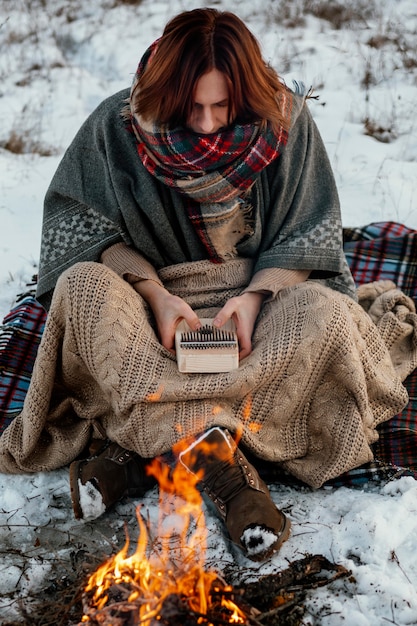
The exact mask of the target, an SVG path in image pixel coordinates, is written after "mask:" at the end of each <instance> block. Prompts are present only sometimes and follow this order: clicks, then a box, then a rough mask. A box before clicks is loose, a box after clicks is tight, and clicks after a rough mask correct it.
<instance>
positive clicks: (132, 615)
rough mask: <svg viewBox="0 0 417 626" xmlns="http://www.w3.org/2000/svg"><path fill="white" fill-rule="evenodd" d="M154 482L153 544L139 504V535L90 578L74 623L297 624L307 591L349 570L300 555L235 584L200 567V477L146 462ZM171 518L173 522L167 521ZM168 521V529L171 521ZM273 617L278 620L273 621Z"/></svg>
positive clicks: (203, 549) (202, 525)
mask: <svg viewBox="0 0 417 626" xmlns="http://www.w3.org/2000/svg"><path fill="white" fill-rule="evenodd" d="M151 471H152V473H153V474H154V475H155V476H156V477H157V479H158V481H159V485H160V491H159V494H160V495H159V521H158V526H157V527H158V540H157V542H151V541H150V539H149V533H148V531H147V528H146V525H145V522H144V521H143V519H142V516H141V514H140V509H138V515H137V518H138V524H139V538H138V542H137V546H136V549H135V552H134V553H133V554H132V555H130V556H129V554H128V553H129V540H127V541H126V543H125V546H124V547H123V549H122V550H121V551H120V552H119V553H118V554H116V555H115V556H114V557H112V558H111V559H109V560H108V561H107V562H106V563H104V564H103V565H102V566H101V567H99V568H98V569H97V570H96V572H94V573H93V574H92V576H90V579H89V581H88V584H87V586H86V587H85V590H84V594H83V611H84V615H83V617H82V620H81V622H80V623H79V626H98V625H100V626H137V625H139V624H140V625H143V626H161V625H162V626H163V625H169V626H177V625H178V626H194V625H195V626H197V625H198V626H201V625H202V626H204V625H207V626H223V625H224V624H243V625H247V626H260V625H261V624H262V625H264V626H272V625H274V624H278V623H279V624H280V626H282V625H284V624H290V622H286V621H283V620H284V616H285V615H287V616H290V615H291V620H292V621H291V625H292V626H294V625H295V624H297V623H299V622H298V621H297V612H298V613H300V611H299V607H300V599H301V598H302V597H303V595H304V593H305V589H308V588H312V587H317V586H320V585H323V584H328V583H329V582H330V581H331V580H334V579H336V578H339V577H341V576H346V575H347V574H348V572H347V570H345V569H344V568H343V567H341V566H337V565H336V566H335V565H333V564H332V563H329V562H328V561H327V560H326V559H324V557H320V556H315V557H308V558H306V559H302V560H301V561H298V562H296V563H295V564H293V565H291V566H290V567H289V568H288V569H287V570H285V571H284V572H280V573H279V574H275V575H271V576H266V577H263V578H262V579H260V580H259V581H256V582H252V583H248V584H246V585H241V586H239V587H237V588H236V587H234V586H232V585H231V584H228V583H227V582H226V581H225V580H224V579H223V577H222V576H221V575H220V574H219V573H217V572H215V571H213V570H211V571H210V570H209V571H207V570H206V569H205V553H206V525H205V520H204V516H203V515H202V500H201V495H200V493H199V491H198V489H197V487H196V483H197V482H198V480H199V477H198V476H193V475H190V473H189V472H187V470H186V469H185V468H184V467H183V466H182V465H181V464H180V463H179V464H178V465H177V466H176V467H175V469H174V470H172V471H170V470H169V469H168V468H167V467H165V466H162V465H161V464H159V463H158V462H157V461H155V462H154V464H153V465H152V468H151ZM173 517H174V523H173V524H172V519H173ZM169 520H171V522H170V523H171V527H169ZM278 620H279V621H278Z"/></svg>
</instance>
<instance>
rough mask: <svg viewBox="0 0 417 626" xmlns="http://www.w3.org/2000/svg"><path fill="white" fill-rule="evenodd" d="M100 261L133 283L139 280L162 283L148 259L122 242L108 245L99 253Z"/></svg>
mask: <svg viewBox="0 0 417 626" xmlns="http://www.w3.org/2000/svg"><path fill="white" fill-rule="evenodd" d="M101 262H102V263H103V264H104V265H106V266H107V267H109V268H110V269H112V270H113V271H114V272H116V274H118V276H121V277H122V278H124V280H126V281H127V282H128V283H130V284H131V285H133V284H134V283H137V282H138V281H140V280H154V281H155V282H157V283H159V284H160V285H162V283H161V280H160V279H159V276H158V274H157V272H156V270H155V268H154V267H153V265H152V264H151V263H149V261H147V260H146V259H145V257H143V256H142V255H141V254H139V252H136V251H135V250H133V248H131V247H130V246H128V245H127V244H125V243H123V242H119V243H116V244H114V245H113V246H110V247H109V248H107V249H106V250H104V252H103V253H102V255H101Z"/></svg>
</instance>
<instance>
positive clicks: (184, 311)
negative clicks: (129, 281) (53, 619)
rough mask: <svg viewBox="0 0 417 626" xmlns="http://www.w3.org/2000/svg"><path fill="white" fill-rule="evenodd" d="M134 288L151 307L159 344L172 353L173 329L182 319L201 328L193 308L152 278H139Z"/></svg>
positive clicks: (173, 349)
mask: <svg viewBox="0 0 417 626" xmlns="http://www.w3.org/2000/svg"><path fill="white" fill-rule="evenodd" d="M134 288H135V290H136V291H137V292H138V293H139V294H140V295H141V296H142V298H143V299H144V300H146V302H147V303H148V304H149V306H150V307H151V309H152V312H153V314H154V317H155V321H156V326H157V329H158V334H159V339H160V341H161V344H162V345H163V346H164V348H166V349H167V350H169V351H170V352H172V353H173V354H175V331H176V329H177V326H178V324H179V323H180V322H181V320H183V319H184V320H185V321H186V322H187V324H188V325H189V327H190V328H191V329H192V330H198V329H199V328H201V322H200V320H199V319H198V316H197V315H196V313H195V312H194V311H193V309H192V308H191V307H190V306H189V305H188V304H187V303H186V302H184V300H182V298H180V297H179V296H173V295H172V294H171V293H169V291H167V290H166V289H165V287H163V286H162V285H160V284H159V283H157V282H155V281H154V280H141V281H139V282H137V283H135V284H134Z"/></svg>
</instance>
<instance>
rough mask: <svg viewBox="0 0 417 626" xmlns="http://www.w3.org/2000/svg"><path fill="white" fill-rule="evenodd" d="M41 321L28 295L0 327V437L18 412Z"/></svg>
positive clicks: (39, 309)
mask: <svg viewBox="0 0 417 626" xmlns="http://www.w3.org/2000/svg"><path fill="white" fill-rule="evenodd" d="M45 320H46V312H45V309H44V308H43V307H42V306H41V305H40V304H39V303H38V302H37V301H36V300H35V297H34V294H33V293H28V294H25V295H23V296H21V298H19V301H18V302H17V304H16V306H15V307H13V309H12V310H11V311H10V313H8V314H7V315H6V317H5V318H4V320H3V324H2V326H1V327H0V436H1V433H2V432H3V430H4V429H5V428H6V427H7V426H8V424H10V422H11V421H12V419H13V418H14V417H15V416H16V415H18V414H19V413H20V411H21V410H22V406H23V402H24V399H25V395H26V392H27V390H28V387H29V383H30V377H31V375H32V369H33V364H34V362H35V358H36V353H37V351H38V346H39V342H40V340H41V337H42V333H43V329H44V326H45Z"/></svg>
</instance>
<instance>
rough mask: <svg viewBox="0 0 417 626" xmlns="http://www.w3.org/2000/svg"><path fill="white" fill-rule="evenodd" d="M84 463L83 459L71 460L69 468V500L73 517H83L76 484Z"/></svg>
mask: <svg viewBox="0 0 417 626" xmlns="http://www.w3.org/2000/svg"><path fill="white" fill-rule="evenodd" d="M84 463H85V461H73V462H72V463H71V465H70V468H69V479H70V493H71V502H72V508H73V511H74V517H75V519H83V517H84V515H83V510H82V508H81V504H80V488H79V485H78V480H79V478H80V470H81V467H82V465H84Z"/></svg>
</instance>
